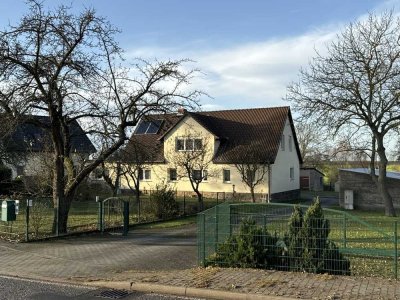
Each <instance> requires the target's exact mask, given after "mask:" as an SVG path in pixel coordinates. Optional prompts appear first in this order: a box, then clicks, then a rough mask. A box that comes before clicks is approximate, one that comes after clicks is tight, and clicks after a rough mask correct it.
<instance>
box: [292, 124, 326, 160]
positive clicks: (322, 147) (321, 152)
mask: <svg viewBox="0 0 400 300" xmlns="http://www.w3.org/2000/svg"><path fill="white" fill-rule="evenodd" d="M296 134H297V140H298V143H299V148H300V153H301V155H302V158H303V164H304V165H306V166H308V167H320V166H321V164H322V162H323V161H324V160H325V159H326V158H327V154H328V149H330V146H331V143H330V141H329V139H327V138H325V137H324V136H323V135H322V134H321V132H320V127H318V125H317V124H315V123H314V122H312V121H311V122H309V121H308V120H302V121H299V122H297V123H296Z"/></svg>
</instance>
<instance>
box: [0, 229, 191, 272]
mask: <svg viewBox="0 0 400 300" xmlns="http://www.w3.org/2000/svg"><path fill="white" fill-rule="evenodd" d="M0 254H1V264H2V266H1V268H0V274H5V275H18V276H26V277H35V276H41V277H50V278H62V279H69V278H75V279H76V278H79V277H90V278H97V277H104V276H106V275H110V274H113V273H120V272H123V271H125V270H177V269H187V268H192V267H194V266H196V226H195V225H190V226H185V227H180V228H176V229H173V228H171V229H162V230H132V232H131V233H130V234H129V235H128V237H122V236H120V235H112V236H110V235H105V236H102V235H100V234H98V235H97V234H96V235H86V236H79V237H69V238H64V239H59V240H52V241H44V242H33V243H17V244H12V243H7V242H4V241H0Z"/></svg>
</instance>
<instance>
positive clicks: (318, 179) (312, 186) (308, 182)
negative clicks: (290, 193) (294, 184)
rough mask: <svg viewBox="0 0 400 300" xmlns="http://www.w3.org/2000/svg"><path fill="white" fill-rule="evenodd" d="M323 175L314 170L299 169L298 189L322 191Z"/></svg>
mask: <svg viewBox="0 0 400 300" xmlns="http://www.w3.org/2000/svg"><path fill="white" fill-rule="evenodd" d="M324 176H325V175H324V173H322V172H321V171H319V170H317V169H316V168H306V167H304V168H300V188H301V189H302V190H307V191H315V192H319V191H323V190H324V184H323V178H324Z"/></svg>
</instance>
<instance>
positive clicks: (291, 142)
mask: <svg viewBox="0 0 400 300" xmlns="http://www.w3.org/2000/svg"><path fill="white" fill-rule="evenodd" d="M292 149H293V138H292V136H291V135H289V151H290V152H292Z"/></svg>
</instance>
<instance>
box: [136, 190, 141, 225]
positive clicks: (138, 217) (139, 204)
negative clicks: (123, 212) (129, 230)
mask: <svg viewBox="0 0 400 300" xmlns="http://www.w3.org/2000/svg"><path fill="white" fill-rule="evenodd" d="M141 198H142V197H140V195H139V201H138V203H137V205H138V206H137V210H138V215H137V222H138V223H140V210H141V207H142V204H141Z"/></svg>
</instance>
